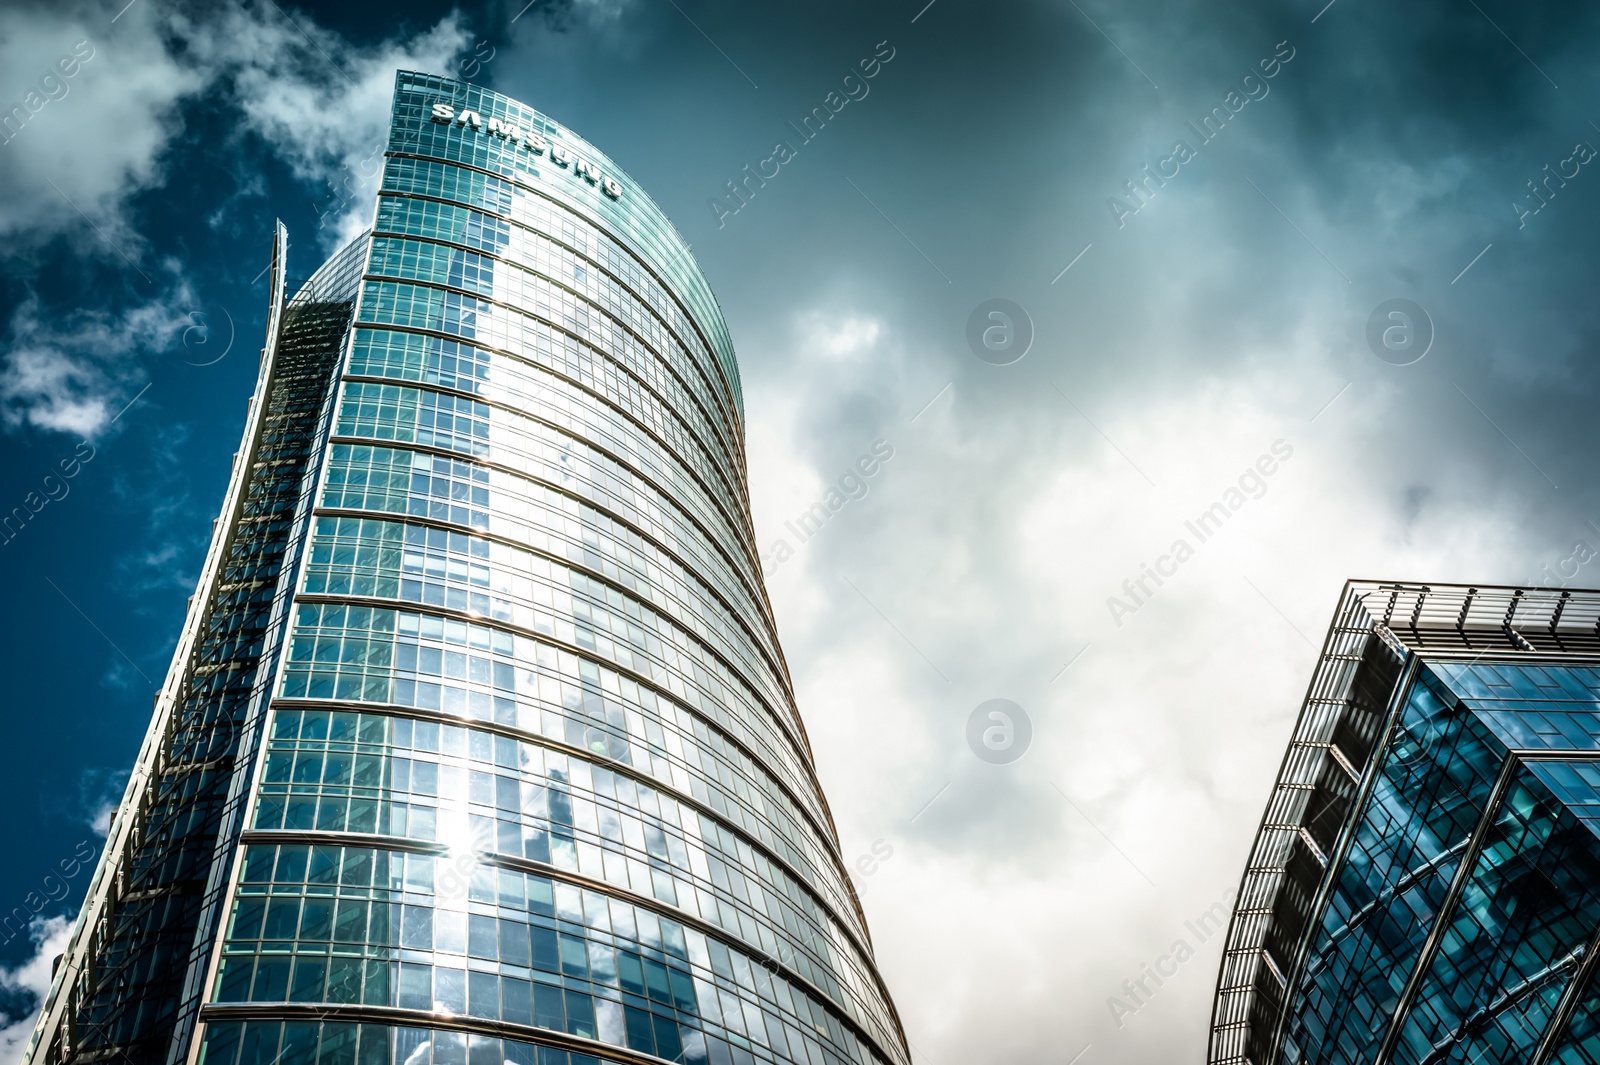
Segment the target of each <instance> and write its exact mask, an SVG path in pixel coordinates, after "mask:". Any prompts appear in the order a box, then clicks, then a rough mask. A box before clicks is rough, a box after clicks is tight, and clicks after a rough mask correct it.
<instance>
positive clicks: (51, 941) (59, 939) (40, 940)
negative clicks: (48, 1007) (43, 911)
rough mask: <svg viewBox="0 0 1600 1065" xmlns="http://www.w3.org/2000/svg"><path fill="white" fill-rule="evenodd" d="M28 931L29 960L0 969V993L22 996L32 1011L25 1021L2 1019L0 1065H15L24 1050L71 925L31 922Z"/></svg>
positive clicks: (57, 920) (59, 919)
mask: <svg viewBox="0 0 1600 1065" xmlns="http://www.w3.org/2000/svg"><path fill="white" fill-rule="evenodd" d="M28 931H29V934H30V935H31V937H32V940H33V943H34V954H33V957H31V958H29V959H28V960H27V961H25V962H23V963H22V964H21V965H18V966H16V967H15V968H10V969H6V968H0V990H4V991H7V992H11V993H12V994H21V995H25V996H27V997H28V998H30V999H31V1000H32V1001H33V1002H34V1003H35V1007H34V1009H33V1011H32V1012H30V1013H29V1014H28V1015H27V1016H25V1017H17V1018H5V1020H6V1021H7V1022H8V1023H6V1024H5V1026H4V1027H3V1028H0V1065H17V1063H18V1062H20V1061H21V1060H22V1055H23V1053H24V1052H25V1051H26V1050H27V1049H28V1038H29V1037H30V1036H31V1035H32V1034H33V1025H34V1022H35V1021H37V1020H38V1019H39V1007H38V1004H39V1003H42V1002H43V1001H44V996H45V995H46V994H47V993H48V992H49V990H50V975H51V967H52V965H53V964H54V962H55V959H56V956H57V955H59V954H61V953H62V952H63V951H65V950H66V949H67V940H68V939H69V938H71V936H72V921H71V920H70V919H69V918H66V917H50V918H45V919H40V918H35V919H34V921H33V924H32V925H31V926H30V928H29V930H28Z"/></svg>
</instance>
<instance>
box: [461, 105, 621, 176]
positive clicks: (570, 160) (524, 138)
mask: <svg viewBox="0 0 1600 1065" xmlns="http://www.w3.org/2000/svg"><path fill="white" fill-rule="evenodd" d="M433 120H434V121H435V122H440V123H443V124H445V125H452V124H453V125H457V126H471V127H472V128H473V129H475V130H478V131H480V132H483V133H488V134H491V135H493V136H496V137H504V138H505V139H506V140H508V141H510V142H511V143H513V144H520V145H522V147H524V148H526V149H528V151H530V152H532V153H533V154H534V155H543V154H545V153H546V152H548V153H549V154H550V161H551V162H552V163H554V164H556V165H557V166H562V167H570V168H571V169H572V172H573V173H574V174H576V175H577V176H578V177H581V178H583V179H584V180H585V181H587V182H588V183H589V184H591V185H598V186H600V190H601V191H602V192H604V193H605V194H606V195H607V196H609V197H611V198H612V199H613V200H617V199H621V198H622V186H621V185H619V184H618V183H617V181H616V180H615V179H614V178H609V177H606V176H605V175H604V174H602V173H600V171H599V170H598V169H597V168H596V167H595V165H594V164H593V163H591V162H589V161H588V160H586V159H579V158H577V157H576V156H574V155H573V154H572V153H571V152H569V151H567V149H566V148H564V147H563V146H562V145H560V144H552V143H551V142H549V141H547V140H545V139H544V137H542V136H541V135H539V134H537V133H534V132H531V131H529V130H525V129H522V128H521V127H519V126H517V125H516V124H515V123H513V122H510V121H509V120H507V119H503V118H492V117H491V118H490V119H489V120H488V121H487V122H485V121H484V119H483V116H482V115H480V114H479V113H478V112H476V111H473V110H470V109H467V108H463V109H462V110H460V111H457V110H456V108H455V105H454V104H434V105H433Z"/></svg>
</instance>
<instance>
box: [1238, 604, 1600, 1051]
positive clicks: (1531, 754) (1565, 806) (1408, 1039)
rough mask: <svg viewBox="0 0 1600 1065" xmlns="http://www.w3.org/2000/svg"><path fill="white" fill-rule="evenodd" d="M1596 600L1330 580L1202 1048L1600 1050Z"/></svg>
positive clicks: (1599, 641)
mask: <svg viewBox="0 0 1600 1065" xmlns="http://www.w3.org/2000/svg"><path fill="white" fill-rule="evenodd" d="M1597 970H1600V592H1592V591H1568V590H1561V589H1535V588H1489V587H1442V586H1438V585H1435V586H1431V587H1429V586H1423V585H1402V584H1384V583H1375V582H1352V583H1351V584H1349V585H1347V586H1346V589H1345V593H1344V597H1343V600H1342V602H1341V603H1340V606H1339V612H1338V614H1337V616H1336V617H1335V620H1334V623H1333V626H1332V628H1331V629H1330V630H1329V633H1328V636H1327V640H1326V642H1325V644H1324V646H1323V652H1322V656H1321V660H1320V661H1319V663H1318V666H1317V671H1316V674H1315V676H1314V678H1313V680H1312V683H1311V689H1310V692H1309V694H1308V696H1307V698H1306V702H1305V706H1304V709H1303V710H1302V712H1301V715H1300V718H1299V722H1298V724H1297V725H1296V728H1295V733H1294V739H1293V741H1292V742H1291V744H1290V747H1289V751H1288V753H1287V755H1286V756H1285V758H1284V762H1283V766H1282V769H1281V770H1280V773H1279V778H1278V782H1277V785H1276V788H1275V790H1274V792H1273V796H1272V799H1271V802H1270V804H1269V806H1268V808H1267V813H1266V816H1265V818H1264V819H1263V821H1262V825H1261V829H1260V832H1259V833H1258V835H1257V838H1256V841H1255V845H1254V847H1253V848H1252V850H1251V854H1250V860H1249V865H1248V866H1247V868H1246V870H1245V874H1244V880H1243V883H1242V885H1241V891H1240V896H1239V900H1238V902H1237V904H1236V908H1235V911H1234V914H1233V920H1232V923H1231V925H1230V927H1229V930H1228V938H1227V945H1226V947H1225V951H1224V955H1223V960H1222V971H1221V977H1220V979H1219V984H1218V989H1217V998H1216V1004H1215V1008H1214V1011H1213V1016H1212V1028H1211V1039H1210V1054H1209V1058H1208V1060H1209V1061H1211V1062H1213V1063H1224V1062H1226V1063H1230V1065H1231V1063H1238V1065H1244V1063H1247V1062H1248V1063H1253V1065H1280V1063H1281V1065H1300V1063H1317V1065H1323V1063H1327V1065H1335V1063H1337V1065H1357V1063H1361V1065H1378V1063H1383V1065H1390V1063H1393V1065H1444V1063H1447V1062H1448V1063H1454V1065H1467V1063H1475V1062H1483V1063H1491V1065H1508V1063H1517V1065H1552V1063H1560V1065H1595V1063H1596V1062H1600V974H1597Z"/></svg>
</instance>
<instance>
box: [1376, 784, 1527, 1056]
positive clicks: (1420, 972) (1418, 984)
mask: <svg viewBox="0 0 1600 1065" xmlns="http://www.w3.org/2000/svg"><path fill="white" fill-rule="evenodd" d="M1521 768H1522V762H1521V760H1520V759H1519V758H1517V756H1516V755H1515V754H1513V753H1507V754H1506V760H1505V762H1504V763H1503V764H1502V765H1501V766H1500V775H1499V776H1497V777H1496V778H1495V782H1494V789H1493V790H1492V791H1490V792H1489V798H1488V801H1487V802H1485V803H1484V805H1483V813H1482V814H1481V815H1480V816H1479V818H1478V823H1477V825H1476V826H1474V827H1473V830H1472V844H1471V846H1469V847H1468V848H1467V853H1466V854H1464V855H1463V856H1462V858H1461V868H1460V869H1458V870H1456V875H1455V878H1454V879H1452V880H1451V881H1450V889H1449V890H1448V891H1446V892H1445V896H1444V900H1443V901H1442V902H1441V903H1440V904H1439V912H1438V914H1436V915H1435V916H1434V919H1433V927H1432V928H1430V929H1428V938H1427V939H1425V940H1424V941H1423V943H1422V953H1421V954H1419V955H1418V956H1417V963H1416V965H1414V966H1412V969H1411V975H1410V976H1409V977H1407V978H1406V986H1405V989H1404V990H1403V991H1401V992H1400V1001H1399V1002H1397V1003H1396V1004H1395V1008H1394V1015H1393V1016H1392V1017H1390V1018H1389V1028H1388V1030H1387V1031H1386V1032H1384V1035H1383V1043H1382V1044H1381V1045H1380V1046H1379V1047H1378V1056H1377V1057H1375V1058H1373V1065H1386V1063H1387V1062H1388V1061H1389V1059H1390V1057H1391V1056H1392V1055H1393V1054H1394V1048H1395V1044H1397V1043H1398V1042H1399V1041H1400V1032H1401V1030H1402V1029H1403V1028H1404V1027H1405V1022H1406V1016H1407V1015H1408V1014H1409V1013H1410V1011H1411V1006H1412V1004H1413V1003H1414V1002H1415V1001H1416V998H1417V992H1418V991H1420V990H1421V989H1422V981H1423V980H1425V979H1426V978H1427V975H1428V970H1429V969H1430V968H1431V967H1432V966H1433V959H1434V956H1435V955H1436V954H1438V952H1439V941H1440V940H1441V939H1443V938H1444V930H1445V928H1446V927H1447V926H1448V925H1449V923H1450V915H1451V914H1452V913H1454V912H1455V908H1456V904H1457V903H1458V902H1460V901H1461V894H1462V892H1464V891H1465V890H1466V888H1467V881H1468V880H1470V879H1472V872H1473V870H1474V869H1476V868H1477V866H1478V858H1479V857H1481V856H1482V854H1483V844H1484V840H1485V839H1486V838H1487V837H1488V835H1489V828H1490V826H1491V825H1493V824H1494V819H1495V815H1496V814H1498V813H1499V812H1500V804H1501V803H1502V802H1503V801H1504V800H1505V796H1506V792H1507V791H1508V790H1509V789H1510V787H1511V780H1512V778H1513V777H1515V776H1516V774H1517V771H1518V770H1519V769H1521Z"/></svg>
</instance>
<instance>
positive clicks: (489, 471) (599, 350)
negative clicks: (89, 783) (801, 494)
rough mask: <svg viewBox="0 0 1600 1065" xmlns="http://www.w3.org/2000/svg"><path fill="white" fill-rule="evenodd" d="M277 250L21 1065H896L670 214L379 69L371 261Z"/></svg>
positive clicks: (735, 423) (710, 329)
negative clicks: (101, 835)
mask: <svg viewBox="0 0 1600 1065" xmlns="http://www.w3.org/2000/svg"><path fill="white" fill-rule="evenodd" d="M286 253H287V238H286V235H285V233H284V232H283V229H282V227H281V226H280V227H279V231H278V234H277V237H276V241H275V244H274V252H273V266H272V275H271V276H272V288H273V295H272V300H271V307H270V315H269V323H268V335H267V342H266V346H265V348H264V349H263V352H262V359H261V367H260V376H259V380H258V384H257V388H256V392H255V396H254V398H253V399H252V400H251V403H250V407H249V414H248V420H247V424H246V429H245V435H244V442H243V445H242V447H241V449H240V451H239V453H238V455H237V456H236V457H235V462H234V472H233V477H232V481H231V483H230V485H229V488H228V494H227V498H226V501H225V504H224V508H223V512H222V515H221V518H220V520H219V521H218V522H217V525H216V529H215V534H214V538H213V542H212V545H211V549H210V553H209V555H208V558H207V561H206V564H205V568H204V571H203V573H202V576H201V580H200V584H199V588H198V590H197V592H196V594H195V597H194V599H193V600H192V601H191V608H190V611H189V616H188V618H187V620H186V623H185V627H184V630H183V634H182V638H181V642H180V644H179V647H178V651H177V654H176V655H175V657H174V660H173V664H172V669H171V671H170V673H169V675H168V679H167V682H166V684H165V686H164V688H163V690H162V691H161V693H160V695H159V697H158V699H157V704H156V712H155V717H154V720H153V722H152V725H151V729H150V732H149V736H148V738H147V740H146V742H145V745H144V748H143V750H142V751H141V753H140V756H139V760H138V763H137V765H136V767H135V771H134V774H133V777H132V780H131V781H130V783H129V786H128V791H127V796H126V798H125V800H124V802H123V804H122V807H121V809H120V811H119V813H118V815H117V818H116V821H115V823H114V825H113V828H112V832H111V837H110V839H109V840H108V842H107V848H106V857H105V859H104V860H103V862H102V865H101V867H100V869H99V870H98V872H97V874H96V877H95V880H94V882H93V884H92V886H91V888H90V893H89V898H88V901H87V902H86V904H85V907H84V910H83V913H82V915H81V916H80V918H79V922H78V925H77V927H76V929H75V931H74V934H73V938H72V941H71V945H70V947H69V949H68V951H67V952H66V954H65V955H64V956H63V958H62V959H61V961H60V963H59V965H58V968H57V971H56V975H55V980H54V985H53V987H52V989H51V992H50V995H49V998H48V1000H47V1002H46V1004H45V1008H44V1012H43V1015H42V1017H41V1019H40V1022H39V1026H38V1028H37V1030H36V1032H35V1034H34V1037H33V1042H32V1044H31V1045H30V1047H29V1050H28V1060H29V1062H30V1063H31V1065H65V1063H90V1062H113V1061H116V1062H127V1063H131V1065H190V1063H193V1065H199V1063H204V1065H279V1063H281V1065H358V1063H359V1065H500V1063H502V1062H505V1063H512V1065H596V1063H598V1062H617V1063H629V1065H632V1063H640V1065H643V1063H648V1062H658V1061H667V1062H685V1063H692V1065H699V1063H709V1065H757V1063H761V1065H767V1063H774V1065H783V1063H796V1065H846V1063H850V1065H909V1056H908V1054H907V1050H906V1043H905V1037H904V1035H903V1033H902V1031H901V1028H900V1025H899V1021H898V1018H897V1017H896V1015H895V1012H894V1007H893V1005H892V1003H891V1002H890V998H889V995H888V992H887V991H886V990H885V988H884V986H883V982H882V981H881V979H880V978H879V976H878V973H877V970H876V967H875V965H874V962H873V957H872V946H871V941H870V939H869V937H868V934H867V928H866V924H865V922H864V920H863V918H862V914H861V910H860V907H859V905H858V903H857V901H856V898H855V896H854V894H853V892H852V891H851V889H850V886H849V882H848V879H847V876H846V873H845V870H844V866H843V863H842V861H841V859H840V855H839V847H838V842H837V839H836V834H835V831H834V827H833V823H832V821H831V818H830V815H829V812H828V807H827V803H826V801H825V800H824V798H823V796H822V792H821V790H820V788H819V787H818V784H817V779H816V776H815V773H814V771H813V768H812V760H811V752H810V749H809V747H808V745H807V740H806V734H805V729H804V726H803V725H802V723H801V720H800V716H799V714H798V713H797V712H796V709H795V704H794V698H793V694H792V691H791V685H790V680H789V677H788V674H787V671H786V668H785V665H784V661H783V656H782V651H781V650H780V648H779V646H778V640H777V635H776V629H775V626H774V623H773V618H772V613H771V608H770V605H769V603H768V600H767V597H766V593H765V590H764V588H763V587H762V583H761V571H760V567H759V563H758V561H757V553H756V546H755V542H754V537H753V533H752V528H751V521H750V513H749V496H748V492H747V485H746V470H745V461H744V446H743V425H742V421H743V412H742V409H741V401H740V393H739V379H738V370H737V367H736V365H735V362H734V356H733V350H732V347H731V345H730V343H729V340H728V334H727V330H726V328H725V326H724V324H723V320H722V317H721V314H720V313H719V311H718V309H717V305H716V302H715V300H714V299H713V297H712V295H711V292H710V289H709V288H708V287H707V285H706V281H705V278H704V277H703V276H702V274H701V273H700V270H699V268H698V267H697V266H696V265H695V263H694V260H693V259H692V258H691V257H690V255H689V252H688V249H687V247H686V246H685V244H684V242H683V240H682V238H681V237H680V236H679V235H678V233H677V232H676V231H675V230H674V229H673V227H672V225H671V224H670V223H669V222H668V221H667V219H666V217H665V216H664V215H663V214H662V212H661V211H660V209H659V208H658V207H656V205H655V204H654V203H653V202H652V201H651V200H650V198H649V197H648V196H647V195H645V193H644V192H643V191H642V190H641V189H639V188H638V186H636V185H635V184H634V183H633V182H632V181H631V180H629V178H628V177H627V175H625V174H624V173H622V171H621V170H619V169H618V168H617V167H616V166H615V165H613V164H612V163H611V161H610V160H609V159H607V158H606V157H605V156H604V155H603V154H601V153H600V152H599V151H597V150H596V149H595V148H593V147H592V146H591V145H589V144H587V143H586V142H585V141H583V140H582V139H581V138H579V137H577V136H575V135H573V134H572V133H571V132H569V131H568V130H566V129H564V128H562V127H561V126H560V125H558V124H557V123H555V122H554V121H552V120H551V119H549V118H547V117H545V116H544V115H541V114H539V113H538V112H536V111H534V110H532V109H530V108H528V107H525V106H524V105H522V104H520V103H517V102H516V101H514V100H510V99H508V98H506V97H504V96H501V95H498V94H495V93H492V92H488V91H485V90H482V89H479V88H477V87H475V86H472V85H469V84H464V83H460V82H455V81H450V80H446V79H443V78H438V77H433V76H429V75H424V74H416V73H401V74H400V75H399V76H398V78H397V81H396V85H395V97H394V110H393V118H392V123H391V127H390V136H389V145H388V153H387V156H386V160H385V166H384V171H383V184H382V189H381V191H380V193H379V195H378V197H377V202H376V206H375V211H374V214H373V222H372V228H371V230H370V231H369V232H367V233H364V234H363V235H362V236H361V237H359V238H358V239H356V240H355V241H354V242H352V243H351V244H350V245H349V246H348V247H346V248H345V249H344V250H342V251H340V252H339V253H338V254H337V255H335V256H334V257H333V258H332V259H330V260H329V261H328V262H327V263H326V264H324V265H323V266H322V267H321V268H320V269H319V270H318V271H317V272H316V273H315V275H314V276H313V277H312V278H311V279H310V280H309V281H307V282H306V283H305V284H304V285H303V286H301V287H299V288H298V290H297V291H296V292H295V293H294V294H293V295H292V296H291V295H289V293H288V289H287V286H286V282H285V277H286V270H285V262H286V258H285V257H286Z"/></svg>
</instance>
